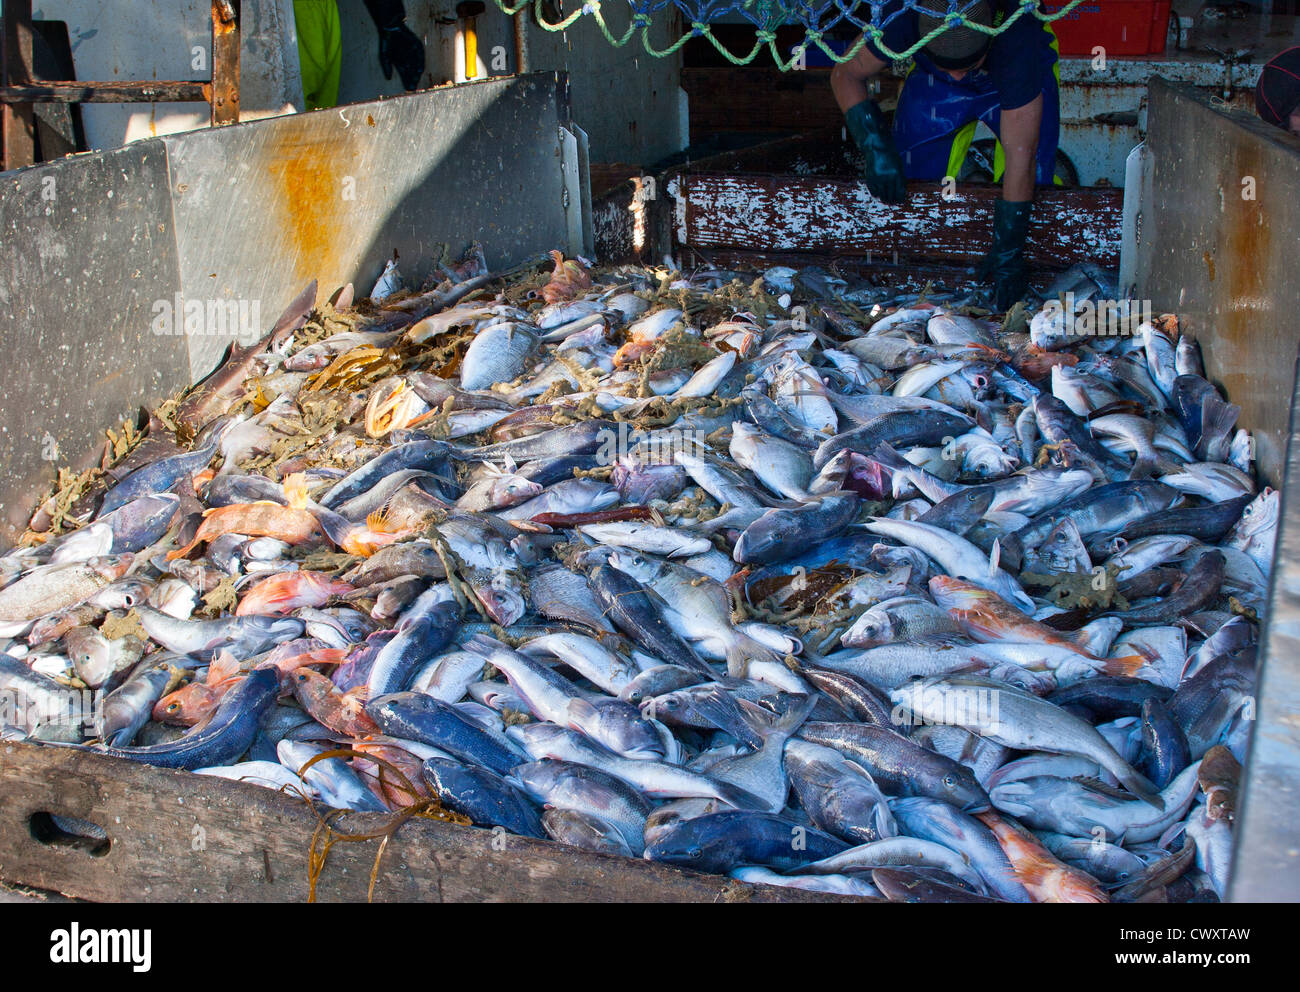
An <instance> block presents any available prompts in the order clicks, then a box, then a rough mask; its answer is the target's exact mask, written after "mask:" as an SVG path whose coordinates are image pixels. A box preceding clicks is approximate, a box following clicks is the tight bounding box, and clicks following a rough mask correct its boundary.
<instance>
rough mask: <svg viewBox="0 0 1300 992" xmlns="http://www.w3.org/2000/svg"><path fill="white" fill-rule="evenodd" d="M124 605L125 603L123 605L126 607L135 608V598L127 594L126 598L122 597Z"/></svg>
mask: <svg viewBox="0 0 1300 992" xmlns="http://www.w3.org/2000/svg"><path fill="white" fill-rule="evenodd" d="M122 603H123V605H125V606H134V605H135V597H134V596H132V595H131V594H130V593H127V594H126V595H125V596H123V597H122Z"/></svg>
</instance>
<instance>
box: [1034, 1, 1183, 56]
mask: <svg viewBox="0 0 1300 992" xmlns="http://www.w3.org/2000/svg"><path fill="white" fill-rule="evenodd" d="M1064 6H1065V4H1064V3H1048V4H1046V8H1047V12H1048V13H1049V14H1055V13H1056V12H1057V11H1059V10H1060V9H1061V8H1062V7H1064ZM1052 30H1053V31H1055V32H1056V37H1057V40H1058V42H1059V43H1060V51H1061V54H1062V55H1092V54H1093V49H1094V48H1096V47H1098V46H1100V47H1102V48H1104V49H1105V50H1106V54H1107V55H1159V54H1160V53H1161V52H1163V51H1164V50H1165V37H1166V36H1167V35H1168V33H1169V0H1083V3H1081V4H1079V6H1077V7H1075V8H1074V10H1072V11H1070V12H1069V13H1068V14H1066V15H1065V16H1064V17H1062V18H1060V19H1059V20H1055V21H1052Z"/></svg>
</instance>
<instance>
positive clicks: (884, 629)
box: [840, 605, 894, 648]
mask: <svg viewBox="0 0 1300 992" xmlns="http://www.w3.org/2000/svg"><path fill="white" fill-rule="evenodd" d="M893 639H894V621H893V618H892V617H891V616H890V615H889V611H888V610H883V609H881V608H880V606H879V605H876V606H873V607H871V608H870V609H869V610H867V611H866V612H865V613H863V614H862V616H860V617H858V619H857V622H856V623H854V624H853V626H852V628H850V629H849V630H847V631H845V633H844V636H843V637H841V638H840V643H841V644H843V645H844V646H845V647H846V648H874V647H878V646H879V645H881V644H888V643H889V642H890V641H892V640H893Z"/></svg>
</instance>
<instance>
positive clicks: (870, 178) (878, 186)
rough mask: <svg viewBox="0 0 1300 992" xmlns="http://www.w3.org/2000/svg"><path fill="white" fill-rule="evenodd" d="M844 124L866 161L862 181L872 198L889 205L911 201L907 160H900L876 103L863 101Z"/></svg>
mask: <svg viewBox="0 0 1300 992" xmlns="http://www.w3.org/2000/svg"><path fill="white" fill-rule="evenodd" d="M844 120H845V122H846V123H847V124H848V129H849V137H850V138H852V139H853V144H854V145H856V146H857V149H858V151H860V152H861V153H862V155H863V158H865V159H866V164H864V165H863V167H862V178H863V179H864V180H865V181H866V183H867V189H869V190H871V195H872V196H874V197H875V198H876V199H877V200H882V201H883V202H885V203H902V202H903V201H904V200H905V199H907V184H906V181H905V180H904V178H903V160H902V159H901V158H899V157H898V149H897V148H895V147H894V139H893V138H892V137H890V135H889V128H888V127H886V126H885V118H884V115H883V114H881V112H880V108H879V107H878V106H876V103H875V101H874V100H863V101H862V102H861V103H859V104H856V105H855V106H852V107H850V108H849V109H848V110H846V111H845V112H844Z"/></svg>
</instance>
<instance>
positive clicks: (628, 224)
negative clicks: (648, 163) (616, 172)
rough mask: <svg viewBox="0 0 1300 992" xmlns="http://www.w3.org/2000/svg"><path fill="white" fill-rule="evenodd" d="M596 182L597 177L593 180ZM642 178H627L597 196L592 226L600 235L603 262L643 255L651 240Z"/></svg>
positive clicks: (598, 250) (598, 244) (598, 245)
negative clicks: (641, 192)
mask: <svg viewBox="0 0 1300 992" xmlns="http://www.w3.org/2000/svg"><path fill="white" fill-rule="evenodd" d="M593 182H594V180H593ZM642 188H643V187H642V184H641V181H640V178H639V177H638V178H636V179H624V180H623V181H622V182H621V183H619V184H618V185H616V186H614V187H612V188H610V189H607V190H606V191H605V192H604V194H603V195H601V196H593V198H592V203H591V226H592V229H593V230H594V232H595V238H596V244H595V248H596V257H597V258H598V259H600V261H601V262H602V263H613V262H626V261H631V260H632V259H635V258H637V257H639V253H640V252H641V251H642V250H643V249H644V248H645V246H646V242H647V218H646V203H645V199H644V194H642V198H641V199H638V193H639V191H640V190H641V189H642Z"/></svg>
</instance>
